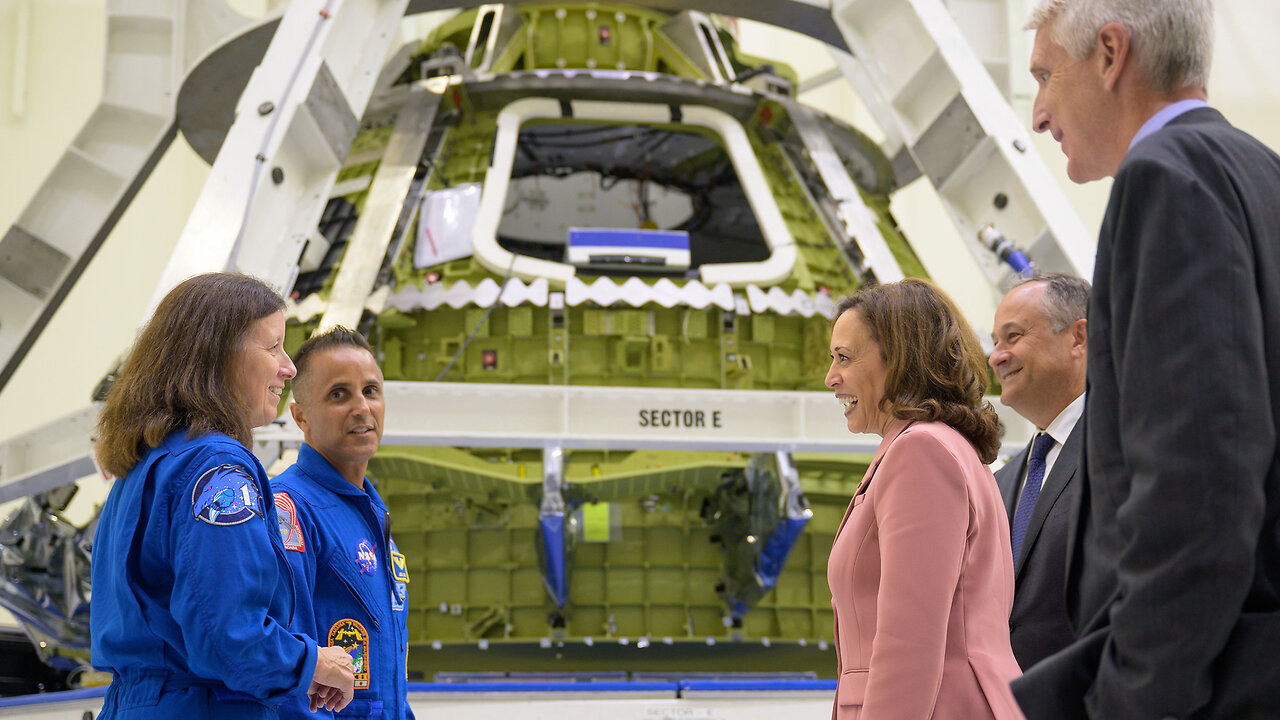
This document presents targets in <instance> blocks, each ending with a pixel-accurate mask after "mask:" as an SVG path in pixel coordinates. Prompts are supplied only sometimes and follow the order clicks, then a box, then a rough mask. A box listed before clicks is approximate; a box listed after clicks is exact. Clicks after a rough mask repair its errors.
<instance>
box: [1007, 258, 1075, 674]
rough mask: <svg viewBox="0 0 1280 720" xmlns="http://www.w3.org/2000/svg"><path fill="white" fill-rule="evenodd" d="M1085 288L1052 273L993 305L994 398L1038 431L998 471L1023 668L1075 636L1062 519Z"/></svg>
mask: <svg viewBox="0 0 1280 720" xmlns="http://www.w3.org/2000/svg"><path fill="white" fill-rule="evenodd" d="M1088 309H1089V283H1087V282H1085V281H1084V280H1081V279H1080V278H1077V277H1072V276H1070V275H1063V274H1060V273H1055V274H1052V275H1043V276H1039V277H1035V278H1031V279H1028V280H1024V281H1023V282H1022V283H1020V284H1018V285H1016V286H1015V287H1014V288H1013V289H1011V290H1010V291H1009V292H1008V293H1006V294H1005V296H1004V299H1003V300H1001V301H1000V307H998V308H996V317H995V328H994V330H993V331H992V333H991V339H992V340H993V341H994V342H995V348H994V349H993V350H992V351H991V358H990V360H989V362H990V363H991V368H992V369H993V370H995V373H996V377H997V378H999V380H1000V400H1001V402H1003V403H1004V404H1005V405H1007V406H1009V407H1011V408H1013V409H1014V410H1015V411H1016V412H1017V413H1018V414H1019V415H1021V416H1022V417H1024V418H1026V419H1027V420H1030V421H1031V423H1032V424H1033V425H1035V426H1036V430H1037V432H1036V434H1035V437H1034V438H1032V441H1031V442H1030V443H1029V444H1028V445H1027V447H1025V448H1023V450H1022V452H1020V453H1018V454H1017V455H1015V456H1013V457H1012V458H1010V459H1009V462H1007V463H1005V465H1004V467H1002V468H1000V470H999V471H997V472H996V482H997V483H998V484H999V485H1000V495H1001V497H1003V498H1004V506H1005V510H1006V511H1007V512H1008V513H1009V527H1010V530H1011V533H1010V535H1011V537H1012V540H1013V563H1014V564H1013V574H1014V581H1015V583H1016V585H1015V587H1014V594H1013V613H1012V615H1010V617H1009V640H1010V642H1012V644H1013V654H1014V656H1015V657H1017V658H1018V664H1019V665H1021V666H1022V667H1023V668H1024V669H1025V668H1029V667H1031V666H1032V665H1034V664H1036V663H1037V662H1039V661H1040V660H1043V659H1044V658H1045V657H1046V656H1048V655H1052V654H1053V653H1055V652H1057V651H1059V650H1061V649H1062V648H1064V647H1066V646H1067V645H1069V644H1071V642H1072V641H1073V640H1075V635H1074V634H1072V632H1071V626H1070V625H1069V624H1068V623H1067V605H1066V601H1065V595H1064V591H1063V581H1064V579H1065V577H1066V557H1067V516H1068V511H1069V509H1070V507H1071V503H1072V500H1073V498H1074V497H1075V486H1076V484H1077V483H1076V474H1077V471H1076V469H1077V468H1078V467H1079V465H1080V447H1081V444H1082V442H1081V437H1082V436H1083V434H1084V433H1083V427H1084V425H1083V423H1080V422H1078V421H1079V419H1080V416H1081V414H1082V413H1083V412H1084V381H1085V366H1086V362H1087V357H1086V353H1087V351H1088V322H1087V321H1086V320H1085V313H1086V312H1087V311H1088Z"/></svg>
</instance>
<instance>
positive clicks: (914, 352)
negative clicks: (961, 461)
mask: <svg viewBox="0 0 1280 720" xmlns="http://www.w3.org/2000/svg"><path fill="white" fill-rule="evenodd" d="M849 310H857V311H858V315H859V316H860V317H861V319H862V321H863V322H864V323H866V325H867V327H868V328H869V329H870V331H871V338H872V339H873V340H875V341H876V343H878V344H879V345H880V352H881V355H882V359H883V360H884V363H885V368H886V370H887V371H888V374H887V376H886V377H885V388H884V400H883V403H884V404H885V405H887V408H881V409H887V410H888V412H889V413H890V414H891V415H893V417H895V418H897V419H899V420H924V421H937V422H943V423H946V424H947V425H950V426H951V427H952V428H955V430H956V431H957V432H959V433H960V434H961V435H964V436H965V438H966V439H967V440H968V441H969V442H970V444H972V445H973V447H974V449H975V450H977V451H978V456H979V457H981V458H982V461H983V462H984V463H990V462H992V461H993V460H995V459H996V452H997V451H998V450H999V448H1000V422H999V420H998V418H997V417H996V411H995V410H994V409H993V408H992V407H991V403H989V402H987V401H985V400H983V399H982V396H983V394H984V393H985V392H986V390H987V367H986V358H985V356H984V355H983V354H982V346H981V345H980V344H979V343H978V336H977V335H975V334H974V332H973V329H972V328H971V327H969V323H967V322H966V321H965V319H964V316H963V315H961V314H960V311H959V310H958V309H957V308H956V306H955V303H954V302H952V301H951V298H949V297H947V295H946V294H945V293H943V292H942V291H941V290H939V289H938V288H937V287H936V286H934V285H933V283H930V282H928V281H926V280H918V279H915V278H907V279H906V280H901V281H899V282H896V283H890V284H887V285H876V286H873V287H869V288H865V289H863V290H860V291H858V292H857V293H855V294H853V295H850V296H848V297H844V298H841V299H840V301H839V302H838V303H836V314H835V317H837V318H838V317H840V316H841V315H843V314H844V313H845V312H847V311H849Z"/></svg>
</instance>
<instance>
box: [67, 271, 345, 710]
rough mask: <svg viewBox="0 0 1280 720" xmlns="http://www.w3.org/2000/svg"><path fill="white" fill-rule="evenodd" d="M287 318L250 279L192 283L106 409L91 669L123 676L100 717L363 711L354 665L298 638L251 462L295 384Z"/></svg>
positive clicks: (149, 337) (256, 467) (272, 521)
mask: <svg viewBox="0 0 1280 720" xmlns="http://www.w3.org/2000/svg"><path fill="white" fill-rule="evenodd" d="M283 308H284V303H283V302H281V300H280V297H279V296H278V295H276V294H275V293H274V292H273V291H272V290H271V289H270V288H269V287H267V286H266V285H265V284H263V283H261V282H259V281H257V280H255V279H253V278H249V277H246V276H243V275H234V274H226V273H212V274H207V275H200V276H197V277H194V278H191V279H189V280H187V281H185V282H183V283H181V284H180V285H178V286H177V287H176V288H174V289H173V291H171V292H170V293H169V294H168V295H167V296H166V297H165V298H164V300H163V301H162V302H161V303H160V305H159V307H157V308H156V311H155V315H154V316H153V317H152V319H151V321H150V322H149V323H148V324H147V326H146V328H145V329H144V330H143V331H142V333H141V335H140V336H139V337H138V340H137V342H136V343H135V344H134V346H133V349H132V350H131V352H130V355H129V358H128V360H127V361H126V362H125V364H124V367H123V368H122V369H121V371H120V374H119V378H118V379H117V380H116V383H115V385H114V386H113V388H112V390H111V393H110V395H109V396H108V398H107V402H106V406H105V407H104V408H103V411H102V415H101V417H100V419H99V422H98V433H97V434H98V441H97V444H96V447H95V453H96V455H97V458H98V461H99V464H101V466H102V467H103V469H104V470H105V471H107V472H108V473H110V474H112V475H114V476H115V477H118V478H121V479H119V480H117V481H116V482H115V483H114V485H113V486H112V488H111V493H110V495H109V496H108V498H107V502H106V504H105V505H104V506H103V509H102V514H101V516H100V518H99V520H98V529H97V535H96V537H95V540H94V549H93V567H92V573H93V594H92V599H91V606H90V611H91V614H90V618H91V619H90V631H91V636H92V643H93V647H92V652H93V656H92V657H93V664H94V667H96V668H98V669H99V670H104V671H107V672H111V673H112V674H113V675H114V676H115V677H114V679H113V681H112V683H111V686H110V687H109V688H108V690H107V696H106V700H105V702H104V704H103V710H102V714H101V715H100V717H101V718H104V719H106V720H110V719H111V718H180V717H199V718H224V717H225V718H235V719H236V720H248V719H250V718H274V717H276V712H275V709H276V708H277V707H278V706H279V705H280V704H281V703H282V702H284V701H285V700H287V699H289V698H291V697H301V698H306V697H311V698H312V699H311V700H310V703H309V704H311V705H316V704H325V705H326V706H327V707H330V708H334V707H339V706H342V705H345V702H346V701H348V700H350V698H351V692H352V685H353V682H354V678H353V674H352V669H351V665H350V661H349V659H348V656H347V655H346V654H345V653H344V652H343V651H342V650H341V649H340V648H332V647H326V648H318V647H317V644H316V642H315V641H314V640H313V639H312V638H310V637H308V636H306V635H304V634H299V633H291V632H289V630H288V629H287V628H288V625H289V621H290V619H291V616H292V613H293V603H294V595H293V592H292V586H291V576H290V572H289V569H288V564H287V563H286V561H285V558H284V549H283V547H282V546H281V543H280V537H279V534H278V533H277V532H276V531H275V530H276V527H277V519H276V514H275V507H274V505H273V503H272V502H271V487H270V485H269V484H268V482H267V477H266V473H265V472H264V471H263V468H262V465H261V464H260V463H259V462H258V461H257V459H256V458H255V457H254V456H253V454H252V453H250V452H249V450H248V449H247V445H248V443H249V442H250V440H251V438H250V428H252V427H256V426H258V425H263V424H266V423H268V422H270V421H271V420H273V419H274V418H275V416H276V408H277V406H278V403H279V399H280V394H281V392H282V390H283V389H284V384H285V381H286V380H288V379H289V378H291V377H293V374H294V367H293V363H292V362H291V361H290V360H289V357H288V355H286V354H285V352H284V349H283V340H284V315H283V314H282V312H281V311H282V310H283ZM264 499H265V500H264Z"/></svg>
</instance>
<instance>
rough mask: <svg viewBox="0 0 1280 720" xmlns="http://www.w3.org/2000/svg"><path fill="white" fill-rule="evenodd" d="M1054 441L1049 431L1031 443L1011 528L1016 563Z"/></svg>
mask: <svg viewBox="0 0 1280 720" xmlns="http://www.w3.org/2000/svg"><path fill="white" fill-rule="evenodd" d="M1053 443H1054V440H1053V437H1052V436H1051V435H1049V434H1048V433H1036V439H1035V442H1033V443H1032V444H1031V457H1029V458H1028V459H1027V482H1026V485H1024V486H1023V488H1022V496H1021V497H1019V498H1018V510H1017V512H1015V513H1014V514H1013V526H1012V527H1011V528H1010V529H1009V531H1010V532H1009V534H1010V538H1009V539H1010V540H1012V541H1013V562H1014V564H1015V565H1016V564H1017V563H1018V553H1019V552H1021V550H1022V539H1023V537H1025V536H1026V534H1027V523H1029V522H1030V521H1031V511H1033V510H1035V509H1036V500H1037V499H1038V498H1039V497H1040V485H1041V483H1042V482H1043V481H1044V460H1045V458H1046V457H1048V456H1049V449H1050V448H1052V447H1053Z"/></svg>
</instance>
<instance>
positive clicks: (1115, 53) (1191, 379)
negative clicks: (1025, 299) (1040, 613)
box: [1013, 0, 1280, 720]
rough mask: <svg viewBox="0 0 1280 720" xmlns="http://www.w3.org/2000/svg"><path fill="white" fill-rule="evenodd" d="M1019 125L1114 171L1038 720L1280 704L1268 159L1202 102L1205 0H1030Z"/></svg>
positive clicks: (1278, 313)
mask: <svg viewBox="0 0 1280 720" xmlns="http://www.w3.org/2000/svg"><path fill="white" fill-rule="evenodd" d="M1028 29H1034V30H1035V31H1036V40H1035V47H1034V49H1033V51H1032V55H1031V74H1032V76H1033V77H1035V80H1036V84H1037V85H1038V88H1039V89H1038V92H1037V95H1036V100H1035V105H1034V110H1033V116H1032V124H1033V126H1034V127H1035V129H1036V130H1038V131H1040V132H1047V133H1051V134H1052V135H1053V138H1054V139H1055V140H1057V141H1058V142H1059V143H1060V144H1061V145H1062V150H1063V152H1064V153H1066V155H1067V174H1068V176H1070V177H1071V179H1072V180H1074V181H1076V182H1088V181H1090V180H1096V179H1098V178H1102V177H1106V176H1114V177H1115V183H1114V184H1113V185H1112V188H1111V198H1110V200H1109V202H1108V203H1107V212H1106V216H1105V217H1104V218H1103V221H1102V229H1101V232H1100V233H1099V238H1098V256H1097V261H1096V263H1095V266H1094V277H1093V292H1092V297H1091V298H1090V301H1089V352H1088V356H1089V368H1088V377H1089V403H1088V407H1087V408H1086V410H1085V419H1084V423H1085V438H1084V441H1085V442H1084V462H1083V470H1084V475H1083V476H1082V478H1081V480H1083V482H1082V483H1081V484H1080V495H1079V502H1078V503H1077V504H1076V505H1077V508H1076V510H1075V511H1074V512H1073V513H1072V518H1071V521H1070V527H1071V535H1070V537H1069V539H1068V558H1067V579H1066V602H1067V612H1068V615H1069V616H1070V618H1071V623H1072V627H1073V629H1074V630H1075V633H1076V635H1077V636H1078V639H1077V640H1076V642H1074V643H1072V644H1071V645H1069V646H1068V647H1067V648H1065V649H1064V650H1062V651H1061V652H1059V653H1056V654H1054V655H1051V656H1050V657H1048V658H1046V659H1045V660H1043V661H1041V662H1040V663H1037V664H1036V665H1035V666H1034V667H1032V668H1030V669H1028V670H1027V672H1026V674H1025V675H1023V677H1022V678H1020V679H1018V680H1016V681H1014V683H1013V689H1014V694H1015V695H1016V696H1017V698H1018V701H1019V703H1020V704H1021V706H1022V708H1023V711H1024V712H1025V713H1026V715H1027V716H1028V717H1029V718H1030V719H1031V720H1040V719H1041V718H1082V717H1092V718H1107V719H1108V720H1110V719H1113V718H1116V719H1119V718H1123V719H1124V720H1142V719H1144V718H1152V719H1153V720H1155V719H1159V718H1192V719H1195V720H1199V719H1201V718H1223V719H1224V720H1225V719H1227V718H1230V719H1231V720H1242V719H1249V718H1280V672H1277V665H1276V653H1277V648H1280V435H1278V433H1277V430H1278V426H1280V201H1278V200H1277V198H1280V156H1277V155H1276V153H1275V152H1273V151H1272V150H1270V149H1268V148H1267V147H1266V146H1264V145H1263V144H1262V143H1260V142H1258V141H1257V140H1255V139H1254V138H1252V137H1250V136H1249V135H1248V134H1246V133H1244V132H1241V131H1240V130H1237V129H1236V128H1234V127H1232V125H1231V124H1230V123H1229V122H1227V120H1226V119H1225V118H1224V117H1223V116H1222V114H1221V113H1219V112H1218V111H1216V110H1214V109H1213V108H1211V107H1209V106H1208V104H1207V102H1206V98H1207V96H1206V92H1205V80H1206V77H1207V76H1208V68H1209V60H1210V54H1211V48H1212V44H1213V4H1212V1H1211V0H1040V2H1038V3H1037V5H1036V7H1035V8H1034V9H1033V10H1032V13H1031V18H1030V22H1029V23H1028Z"/></svg>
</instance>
